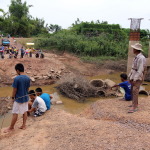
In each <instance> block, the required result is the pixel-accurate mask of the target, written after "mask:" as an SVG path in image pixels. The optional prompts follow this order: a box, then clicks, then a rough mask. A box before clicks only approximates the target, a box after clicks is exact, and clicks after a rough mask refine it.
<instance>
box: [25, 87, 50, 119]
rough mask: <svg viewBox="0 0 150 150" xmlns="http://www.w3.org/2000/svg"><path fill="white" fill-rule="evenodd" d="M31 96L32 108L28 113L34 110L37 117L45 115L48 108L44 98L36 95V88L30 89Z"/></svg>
mask: <svg viewBox="0 0 150 150" xmlns="http://www.w3.org/2000/svg"><path fill="white" fill-rule="evenodd" d="M29 96H30V98H31V102H33V104H32V106H31V109H29V110H28V113H31V112H34V116H35V117H38V116H41V115H43V114H44V112H45V111H46V110H47V107H46V105H45V102H44V100H43V99H42V98H41V97H39V96H36V94H35V91H34V90H30V91H29Z"/></svg>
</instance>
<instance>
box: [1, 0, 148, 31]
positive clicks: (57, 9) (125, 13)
mask: <svg viewBox="0 0 150 150" xmlns="http://www.w3.org/2000/svg"><path fill="white" fill-rule="evenodd" d="M22 1H24V0H22ZM10 2H11V0H0V8H1V9H3V10H4V11H5V12H7V11H8V7H9V5H10ZM26 2H27V4H28V5H33V7H31V8H30V9H29V13H30V15H32V16H33V17H38V18H41V19H44V20H45V22H46V23H48V24H58V25H60V26H61V27H62V28H64V29H67V28H68V27H70V26H71V25H72V23H74V22H75V21H76V20H77V18H79V19H80V21H88V22H90V21H94V22H96V20H99V21H100V22H102V21H107V22H108V23H109V24H120V25H121V27H123V28H130V22H131V21H130V20H128V18H144V19H143V20H142V21H141V29H149V30H150V20H149V19H150V9H149V7H150V0H26Z"/></svg>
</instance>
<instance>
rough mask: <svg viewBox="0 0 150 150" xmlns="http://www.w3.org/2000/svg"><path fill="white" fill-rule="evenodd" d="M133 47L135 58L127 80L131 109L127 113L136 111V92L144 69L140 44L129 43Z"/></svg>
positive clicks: (143, 58) (144, 61)
mask: <svg viewBox="0 0 150 150" xmlns="http://www.w3.org/2000/svg"><path fill="white" fill-rule="evenodd" d="M131 47H132V48H133V53H134V54H135V58H134V60H133V63H132V68H131V71H130V73H129V80H130V83H131V92H132V93H131V94H132V105H131V109H130V110H129V111H128V113H133V112H135V111H137V108H138V94H139V88H140V85H141V84H142V82H143V80H144V71H145V68H146V58H145V57H144V55H143V54H142V53H141V52H142V51H143V50H142V45H141V44H139V43H136V44H135V45H131Z"/></svg>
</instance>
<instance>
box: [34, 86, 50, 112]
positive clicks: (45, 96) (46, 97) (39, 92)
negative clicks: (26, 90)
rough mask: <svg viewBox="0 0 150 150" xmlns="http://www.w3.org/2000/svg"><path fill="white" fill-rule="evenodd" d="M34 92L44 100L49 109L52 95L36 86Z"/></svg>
mask: <svg viewBox="0 0 150 150" xmlns="http://www.w3.org/2000/svg"><path fill="white" fill-rule="evenodd" d="M35 92H36V95H37V96H39V97H41V98H42V99H43V100H44V102H45V104H46V107H47V110H49V109H50V108H51V99H52V96H51V95H49V94H47V93H43V91H42V89H41V88H36V90H35Z"/></svg>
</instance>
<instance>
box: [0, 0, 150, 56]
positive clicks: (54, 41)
mask: <svg viewBox="0 0 150 150" xmlns="http://www.w3.org/2000/svg"><path fill="white" fill-rule="evenodd" d="M31 7H33V5H27V3H26V1H25V2H22V1H21V0H11V3H10V5H9V11H8V12H4V10H2V9H0V12H1V15H0V31H1V32H2V33H4V34H10V35H11V36H15V37H16V36H19V37H38V38H36V40H35V43H36V48H42V49H47V50H58V51H61V52H62V53H63V52H64V51H68V52H72V53H75V54H77V55H80V56H92V57H97V56H111V57H116V58H126V57H127V54H128V42H129V33H130V29H129V28H128V29H126V28H122V27H121V26H120V25H119V24H109V23H108V22H107V21H102V22H100V21H99V20H97V21H95V22H94V21H91V22H83V21H80V20H79V19H77V20H76V21H75V22H74V23H72V25H71V26H70V27H69V28H68V29H62V28H61V26H59V25H57V24H49V25H48V24H47V23H46V22H45V21H44V20H43V19H39V18H34V17H32V16H31V15H30V13H29V9H30V8H31ZM140 32H141V34H140V36H141V42H142V44H143V46H144V48H143V49H144V53H145V55H147V53H148V42H149V36H150V32H149V30H141V31H140Z"/></svg>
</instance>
